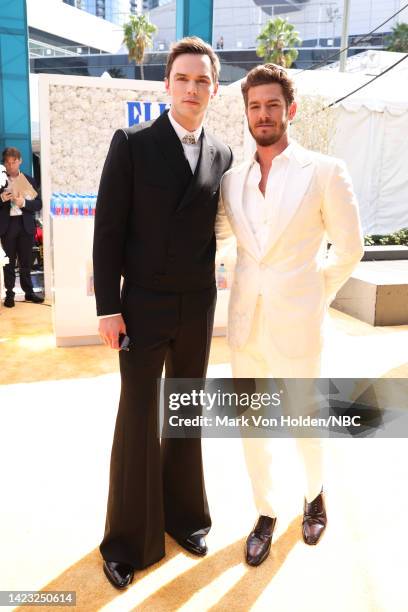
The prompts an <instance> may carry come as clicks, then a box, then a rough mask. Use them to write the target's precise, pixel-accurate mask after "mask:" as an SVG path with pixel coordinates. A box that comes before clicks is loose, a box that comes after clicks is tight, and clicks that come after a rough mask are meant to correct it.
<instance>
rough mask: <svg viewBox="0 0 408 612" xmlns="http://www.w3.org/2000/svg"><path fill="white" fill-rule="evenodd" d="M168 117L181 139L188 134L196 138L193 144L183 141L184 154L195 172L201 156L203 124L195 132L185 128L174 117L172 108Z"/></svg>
mask: <svg viewBox="0 0 408 612" xmlns="http://www.w3.org/2000/svg"><path fill="white" fill-rule="evenodd" d="M168 118H169V121H170V123H171V125H172V126H173V128H174V131H175V132H176V134H177V136H178V137H179V138H180V141H181V139H182V138H183V136H186V135H191V134H192V135H193V136H194V138H195V141H196V144H193V145H191V144H184V142H182V143H181V144H182V147H183V150H184V155H185V156H186V158H187V161H188V163H189V164H190V168H191V172H192V173H193V174H194V172H195V169H196V167H197V163H198V158H199V157H200V148H201V144H200V137H201V133H202V131H203V125H202V124H201V125H200V126H199V127H198V128H197V129H196V130H194V131H193V132H190V131H189V130H186V128H183V126H182V125H180V124H179V123H177V121H176V120H175V119H174V117H173V115H172V114H171V109H170V110H169V113H168Z"/></svg>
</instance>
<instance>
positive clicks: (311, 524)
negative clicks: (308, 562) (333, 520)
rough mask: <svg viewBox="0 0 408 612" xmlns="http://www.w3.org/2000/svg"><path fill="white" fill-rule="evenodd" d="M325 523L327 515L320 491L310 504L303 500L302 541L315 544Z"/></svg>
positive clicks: (324, 527)
mask: <svg viewBox="0 0 408 612" xmlns="http://www.w3.org/2000/svg"><path fill="white" fill-rule="evenodd" d="M326 525H327V516H326V508H325V505H324V498H323V491H322V492H321V493H319V495H318V496H317V497H315V499H314V500H313V501H311V502H310V504H308V503H307V501H306V500H305V507H304V511H303V522H302V533H303V541H304V542H305V543H306V544H309V545H314V544H317V543H318V541H319V540H320V537H321V535H322V533H323V531H324V530H325V529H326Z"/></svg>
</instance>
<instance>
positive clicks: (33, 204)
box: [0, 174, 42, 236]
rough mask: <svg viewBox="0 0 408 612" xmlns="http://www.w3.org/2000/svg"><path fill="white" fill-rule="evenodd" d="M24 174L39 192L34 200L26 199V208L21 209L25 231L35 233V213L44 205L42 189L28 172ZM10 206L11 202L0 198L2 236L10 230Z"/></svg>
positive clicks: (0, 234) (0, 230)
mask: <svg viewBox="0 0 408 612" xmlns="http://www.w3.org/2000/svg"><path fill="white" fill-rule="evenodd" d="M24 176H25V177H26V179H27V181H28V182H29V183H30V184H31V185H32V187H33V188H34V189H35V190H36V192H37V194H38V195H37V197H36V198H35V199H34V200H26V202H25V206H24V208H22V209H21V211H22V213H23V225H24V229H25V231H26V232H27V234H35V213H36V212H37V211H39V210H41V207H42V202H41V196H40V190H39V188H38V186H37V184H36V182H35V180H34V179H33V178H32V177H31V176H29V175H28V174H24ZM10 206H11V205H10V202H2V201H1V200H0V236H3V235H4V234H5V233H6V232H7V230H8V227H9V223H10Z"/></svg>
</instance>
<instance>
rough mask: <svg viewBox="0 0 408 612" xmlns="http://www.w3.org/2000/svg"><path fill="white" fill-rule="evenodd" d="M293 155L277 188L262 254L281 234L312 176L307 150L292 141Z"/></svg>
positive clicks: (312, 168)
mask: <svg viewBox="0 0 408 612" xmlns="http://www.w3.org/2000/svg"><path fill="white" fill-rule="evenodd" d="M293 147H294V149H293V155H292V157H291V159H290V161H289V167H288V170H287V173H286V178H285V182H284V184H283V185H282V186H281V188H280V190H279V196H278V202H277V205H276V207H275V212H274V214H273V216H272V219H271V224H270V234H269V238H268V241H267V243H266V247H265V251H264V253H263V254H264V255H266V254H267V253H268V251H270V250H271V248H272V247H273V246H274V245H275V243H276V242H277V240H279V238H280V237H281V236H282V234H283V232H284V231H285V229H286V227H287V226H288V224H289V223H290V221H291V219H292V218H293V216H294V215H295V213H296V211H297V209H298V208H299V206H300V204H301V202H302V200H303V198H304V195H305V193H306V191H307V188H308V187H309V184H310V181H311V179H312V176H313V171H314V164H313V159H312V157H311V156H310V155H308V152H307V151H306V150H305V149H303V148H302V147H300V146H299V145H297V144H296V143H293Z"/></svg>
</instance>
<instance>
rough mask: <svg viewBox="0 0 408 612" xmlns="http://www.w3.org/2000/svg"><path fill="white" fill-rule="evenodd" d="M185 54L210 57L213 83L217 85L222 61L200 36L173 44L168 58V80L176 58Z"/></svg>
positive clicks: (166, 75)
mask: <svg viewBox="0 0 408 612" xmlns="http://www.w3.org/2000/svg"><path fill="white" fill-rule="evenodd" d="M184 53H192V54H193V55H208V57H209V58H210V61H211V70H212V77H213V81H214V83H217V81H218V76H219V74H220V68H221V67H220V60H219V59H218V56H217V55H216V53H215V52H214V51H213V49H212V47H211V46H210V45H209V44H208V43H206V42H204V41H203V40H201V38H198V36H187V37H186V38H182V39H181V40H179V41H177V42H175V43H173V44H172V46H171V48H170V52H169V54H168V56H167V64H166V73H165V77H166V79H169V78H170V72H171V68H172V66H173V64H174V60H175V59H176V57H178V56H179V55H183V54H184Z"/></svg>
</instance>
